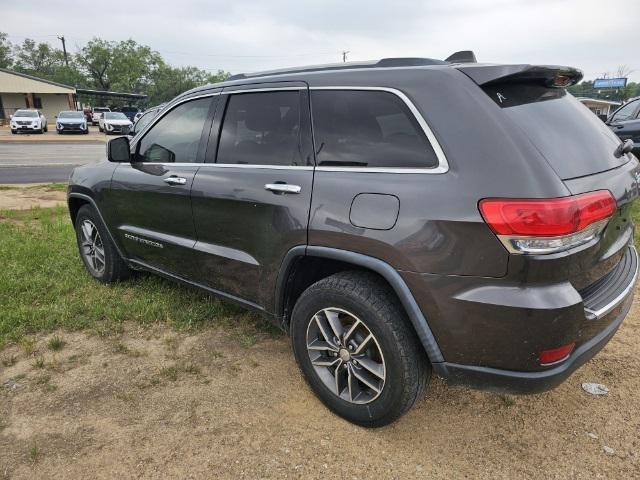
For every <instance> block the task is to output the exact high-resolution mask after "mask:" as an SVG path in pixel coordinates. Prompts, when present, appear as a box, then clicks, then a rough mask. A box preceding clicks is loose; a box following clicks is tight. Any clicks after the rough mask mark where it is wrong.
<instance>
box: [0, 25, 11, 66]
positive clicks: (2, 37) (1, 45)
mask: <svg viewBox="0 0 640 480" xmlns="http://www.w3.org/2000/svg"><path fill="white" fill-rule="evenodd" d="M11 50H12V46H11V43H9V40H7V34H6V33H4V32H0V68H9V67H11V64H12V63H13V58H12V56H11Z"/></svg>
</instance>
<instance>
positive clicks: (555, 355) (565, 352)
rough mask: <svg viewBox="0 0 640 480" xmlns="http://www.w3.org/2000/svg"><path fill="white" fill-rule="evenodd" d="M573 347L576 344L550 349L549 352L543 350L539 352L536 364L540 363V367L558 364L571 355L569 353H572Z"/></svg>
mask: <svg viewBox="0 0 640 480" xmlns="http://www.w3.org/2000/svg"><path fill="white" fill-rule="evenodd" d="M575 346H576V343H575V342H573V343H570V344H568V345H564V346H562V347H558V348H552V349H551V350H544V351H542V352H540V355H538V362H540V365H550V364H553V363H557V362H560V361H562V360H564V359H565V358H567V357H568V356H569V355H570V354H571V352H573V349H574V348H575Z"/></svg>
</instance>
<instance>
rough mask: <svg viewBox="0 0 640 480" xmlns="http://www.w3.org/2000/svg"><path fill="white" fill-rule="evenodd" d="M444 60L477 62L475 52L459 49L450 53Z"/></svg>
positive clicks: (450, 61)
mask: <svg viewBox="0 0 640 480" xmlns="http://www.w3.org/2000/svg"><path fill="white" fill-rule="evenodd" d="M444 61H445V62H449V63H477V60H476V54H475V53H473V52H472V51H471V50H460V51H459V52H455V53H452V54H451V55H449V56H448V57H447V58H445V59H444Z"/></svg>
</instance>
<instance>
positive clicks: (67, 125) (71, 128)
mask: <svg viewBox="0 0 640 480" xmlns="http://www.w3.org/2000/svg"><path fill="white" fill-rule="evenodd" d="M56 131H57V132H58V134H60V135H62V134H63V133H73V132H75V133H84V134H87V133H89V127H88V126H87V119H86V117H85V115H84V112H76V111H66V112H60V113H59V114H58V116H57V117H56Z"/></svg>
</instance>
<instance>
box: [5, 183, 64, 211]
mask: <svg viewBox="0 0 640 480" xmlns="http://www.w3.org/2000/svg"><path fill="white" fill-rule="evenodd" d="M3 187H5V188H6V190H5V189H4V188H3ZM66 199H67V192H61V191H59V190H54V189H51V188H49V187H48V186H47V185H46V184H42V185H40V184H32V185H9V186H3V185H0V210H26V209H29V208H33V207H38V206H39V207H42V208H48V207H55V206H57V205H63V204H64V203H65V202H66Z"/></svg>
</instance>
